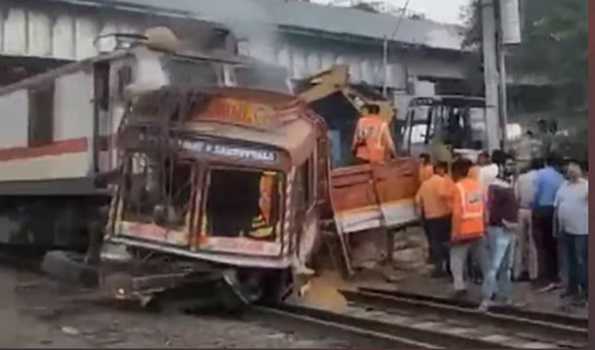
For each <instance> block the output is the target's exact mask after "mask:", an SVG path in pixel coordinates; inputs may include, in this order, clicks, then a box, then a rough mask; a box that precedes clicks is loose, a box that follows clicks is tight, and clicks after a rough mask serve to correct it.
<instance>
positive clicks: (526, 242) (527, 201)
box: [512, 159, 543, 281]
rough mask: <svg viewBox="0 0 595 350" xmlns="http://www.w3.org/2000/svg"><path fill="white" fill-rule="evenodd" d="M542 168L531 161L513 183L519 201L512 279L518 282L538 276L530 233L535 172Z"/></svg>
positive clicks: (535, 255)
mask: <svg viewBox="0 0 595 350" xmlns="http://www.w3.org/2000/svg"><path fill="white" fill-rule="evenodd" d="M542 167H543V161H541V160H538V159H532V160H531V164H530V167H529V168H528V169H526V170H525V171H524V172H523V173H522V174H521V175H520V176H519V177H518V179H517V181H516V183H515V196H516V198H517V200H518V201H519V232H518V236H517V237H516V240H515V249H514V252H515V254H514V263H513V269H512V271H513V277H514V279H515V280H520V279H521V277H522V276H523V275H524V274H525V273H528V274H529V279H530V280H531V281H535V280H536V279H537V276H538V270H537V269H538V264H537V246H536V245H535V241H534V239H533V231H532V220H531V217H532V209H531V208H532V204H533V199H534V198H535V179H536V175H537V170H539V169H541V168H542Z"/></svg>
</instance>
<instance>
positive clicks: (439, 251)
mask: <svg viewBox="0 0 595 350" xmlns="http://www.w3.org/2000/svg"><path fill="white" fill-rule="evenodd" d="M450 227H451V217H450V216H445V217H442V218H435V219H426V228H427V230H428V239H429V241H430V246H431V247H432V252H433V255H434V256H433V259H432V263H433V264H434V266H436V269H437V270H441V271H447V269H448V257H449V248H448V241H449V240H450Z"/></svg>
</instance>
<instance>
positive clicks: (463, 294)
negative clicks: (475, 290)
mask: <svg viewBox="0 0 595 350" xmlns="http://www.w3.org/2000/svg"><path fill="white" fill-rule="evenodd" d="M466 296H467V290H466V289H463V290H457V291H455V293H454V295H453V299H464V298H465V297H466Z"/></svg>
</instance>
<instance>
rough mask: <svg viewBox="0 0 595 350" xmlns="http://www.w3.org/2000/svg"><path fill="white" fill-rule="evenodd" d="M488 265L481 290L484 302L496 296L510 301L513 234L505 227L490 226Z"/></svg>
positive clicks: (488, 233)
mask: <svg viewBox="0 0 595 350" xmlns="http://www.w3.org/2000/svg"><path fill="white" fill-rule="evenodd" d="M486 240H487V249H488V254H487V260H488V261H487V264H486V273H485V278H484V280H483V285H482V288H481V294H482V297H483V299H484V300H490V299H491V298H492V297H493V296H494V295H495V294H498V296H499V297H502V298H504V299H509V298H510V297H511V292H512V283H511V265H510V262H511V259H510V253H511V252H512V241H513V233H512V232H510V231H509V230H507V229H505V228H503V227H496V226H490V227H488V232H487V235H486Z"/></svg>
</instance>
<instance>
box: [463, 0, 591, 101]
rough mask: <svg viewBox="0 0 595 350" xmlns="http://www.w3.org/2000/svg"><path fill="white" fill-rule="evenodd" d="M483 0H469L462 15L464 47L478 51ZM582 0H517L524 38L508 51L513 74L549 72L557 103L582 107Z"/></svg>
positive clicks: (585, 26) (584, 53)
mask: <svg viewBox="0 0 595 350" xmlns="http://www.w3.org/2000/svg"><path fill="white" fill-rule="evenodd" d="M480 2H481V0H473V2H472V3H471V5H470V6H469V7H467V8H466V9H465V10H464V12H463V14H462V16H463V18H464V19H465V26H466V30H465V38H464V41H463V46H464V48H467V49H469V48H471V49H473V50H476V52H477V54H479V55H481V33H482V31H481V8H480ZM587 7H588V6H587V1H586V0H563V1H560V0H521V9H522V13H521V15H522V22H523V25H522V36H523V42H522V43H521V44H520V45H519V46H518V47H515V48H512V49H510V50H509V54H510V55H509V56H508V63H509V70H510V73H511V74H516V75H538V76H545V77H548V78H549V79H550V80H551V81H552V82H553V83H554V84H555V85H556V86H558V87H559V89H557V90H558V94H557V96H558V100H559V105H561V106H564V107H568V106H571V105H572V106H576V105H580V106H585V105H586V92H587V41H588V15H587V14H588V12H587Z"/></svg>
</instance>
